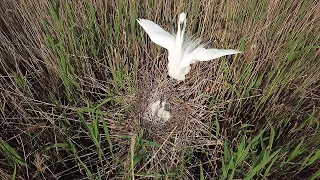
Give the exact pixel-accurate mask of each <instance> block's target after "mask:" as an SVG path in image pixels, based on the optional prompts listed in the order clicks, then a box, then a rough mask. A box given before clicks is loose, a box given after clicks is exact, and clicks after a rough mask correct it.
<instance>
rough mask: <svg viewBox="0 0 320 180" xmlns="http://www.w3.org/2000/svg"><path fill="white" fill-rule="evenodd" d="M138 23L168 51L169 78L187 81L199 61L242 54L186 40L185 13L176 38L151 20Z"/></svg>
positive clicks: (179, 23) (180, 21)
mask: <svg viewBox="0 0 320 180" xmlns="http://www.w3.org/2000/svg"><path fill="white" fill-rule="evenodd" d="M137 21H138V23H139V24H140V26H141V27H142V28H143V29H144V30H145V31H146V33H147V34H148V35H149V37H150V39H151V41H153V42H154V43H156V44H158V45H160V46H162V47H163V48H166V49H167V50H168V52H169V56H168V60H169V63H168V70H169V76H170V77H172V78H174V79H177V80H185V76H186V74H188V73H189V71H190V68H191V67H190V65H191V64H193V63H195V62H196V61H197V60H199V61H208V60H211V59H216V58H219V57H221V56H226V55H231V54H238V53H241V51H238V50H234V49H213V48H212V49H206V48H204V46H203V45H202V44H200V41H199V40H198V39H196V40H189V39H187V38H185V30H186V21H187V19H186V13H184V12H183V13H181V14H180V16H179V20H178V32H177V34H176V36H174V35H172V34H170V33H168V32H167V31H165V30H163V29H162V28H161V27H160V26H159V25H157V24H156V23H154V22H152V21H150V20H147V19H137Z"/></svg>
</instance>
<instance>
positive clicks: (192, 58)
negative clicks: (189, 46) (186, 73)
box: [181, 47, 242, 67]
mask: <svg viewBox="0 0 320 180" xmlns="http://www.w3.org/2000/svg"><path fill="white" fill-rule="evenodd" d="M238 53H242V52H241V51H238V50H235V49H206V48H203V47H198V48H196V49H195V50H193V51H192V52H191V53H189V54H184V58H183V61H182V62H181V67H187V66H189V65H190V64H193V63H195V62H196V61H197V60H198V61H209V60H211V59H216V58H219V57H222V56H226V55H232V54H238Z"/></svg>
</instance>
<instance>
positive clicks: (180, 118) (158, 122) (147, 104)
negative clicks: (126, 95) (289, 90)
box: [136, 76, 187, 135]
mask: <svg viewBox="0 0 320 180" xmlns="http://www.w3.org/2000/svg"><path fill="white" fill-rule="evenodd" d="M177 83H178V82H175V81H174V80H172V79H165V80H162V81H161V80H160V81H155V79H153V78H152V77H151V76H147V77H144V78H143V79H142V80H141V81H140V82H139V83H138V87H139V88H138V95H137V100H136V105H137V107H138V108H137V109H138V114H139V119H140V123H141V126H142V127H143V128H144V129H147V130H148V131H149V132H151V133H155V134H163V135H164V134H168V133H170V132H171V131H172V130H173V129H174V128H175V127H176V126H177V125H178V124H180V127H182V126H181V124H184V121H185V119H186V118H185V117H186V113H187V111H186V107H185V106H184V104H183V103H182V102H179V94H178V92H177V91H176V88H175V86H177Z"/></svg>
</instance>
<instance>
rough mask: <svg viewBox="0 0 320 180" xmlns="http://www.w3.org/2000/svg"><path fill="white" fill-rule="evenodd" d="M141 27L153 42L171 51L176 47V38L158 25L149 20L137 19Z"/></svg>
mask: <svg viewBox="0 0 320 180" xmlns="http://www.w3.org/2000/svg"><path fill="white" fill-rule="evenodd" d="M137 21H138V23H139V24H140V26H141V27H142V28H143V29H144V30H145V31H146V33H147V34H148V36H149V38H150V39H151V41H152V42H154V43H156V44H158V45H159V46H161V47H163V48H166V49H167V50H168V51H171V50H172V49H173V47H174V40H175V38H174V36H173V35H172V34H170V33H168V32H167V31H165V30H163V29H162V28H161V27H160V26H159V25H157V24H156V23H154V22H152V21H149V20H147V19H137Z"/></svg>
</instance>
